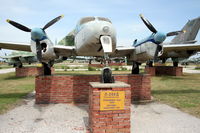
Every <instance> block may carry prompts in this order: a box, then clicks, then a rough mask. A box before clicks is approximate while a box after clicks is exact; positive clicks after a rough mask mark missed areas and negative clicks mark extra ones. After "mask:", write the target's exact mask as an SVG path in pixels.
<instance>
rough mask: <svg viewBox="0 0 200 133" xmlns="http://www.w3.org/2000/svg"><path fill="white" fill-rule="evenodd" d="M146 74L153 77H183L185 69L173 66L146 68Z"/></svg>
mask: <svg viewBox="0 0 200 133" xmlns="http://www.w3.org/2000/svg"><path fill="white" fill-rule="evenodd" d="M145 72H146V73H148V74H150V75H151V76H155V75H169V76H182V75H183V68H182V67H173V66H154V67H145ZM154 73H155V74H154Z"/></svg>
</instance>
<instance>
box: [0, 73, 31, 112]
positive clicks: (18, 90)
mask: <svg viewBox="0 0 200 133" xmlns="http://www.w3.org/2000/svg"><path fill="white" fill-rule="evenodd" d="M33 90H34V77H27V78H17V77H15V74H14V73H8V74H0V114H1V113H4V112H6V111H7V110H9V109H10V108H13V107H14V106H16V105H17V104H19V103H20V101H21V99H22V98H23V97H24V96H26V95H27V94H28V93H29V92H31V91H33Z"/></svg>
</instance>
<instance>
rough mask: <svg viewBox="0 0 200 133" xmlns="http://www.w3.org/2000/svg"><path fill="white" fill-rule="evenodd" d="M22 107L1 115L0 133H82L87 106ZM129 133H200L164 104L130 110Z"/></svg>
mask: <svg viewBox="0 0 200 133" xmlns="http://www.w3.org/2000/svg"><path fill="white" fill-rule="evenodd" d="M34 102H35V101H34V96H33V95H32V96H29V98H27V99H25V100H24V104H23V105H21V106H18V107H16V108H15V109H13V110H11V111H9V112H8V113H6V114H3V115H0V133H15V132H20V133H21V132H25V133H85V132H86V126H87V124H88V113H87V108H88V105H83V104H82V105H78V106H76V105H69V104H49V105H46V104H41V105H36V104H35V103H34ZM131 110H132V111H131V132H132V133H188V132H189V133H199V131H200V119H198V118H196V117H193V116H191V115H189V114H186V113H183V112H181V111H179V110H178V109H175V108H172V107H170V106H168V105H165V104H160V103H149V104H146V105H132V106H131Z"/></svg>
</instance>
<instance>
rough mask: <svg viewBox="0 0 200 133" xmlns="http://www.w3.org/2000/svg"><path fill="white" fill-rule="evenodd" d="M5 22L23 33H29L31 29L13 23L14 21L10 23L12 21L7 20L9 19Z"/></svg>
mask: <svg viewBox="0 0 200 133" xmlns="http://www.w3.org/2000/svg"><path fill="white" fill-rule="evenodd" d="M6 21H7V22H8V23H9V24H11V25H13V26H15V27H16V28H18V29H20V30H23V31H25V32H31V29H29V28H28V27H26V26H23V25H21V24H19V23H17V22H15V21H12V20H9V19H7V20H6Z"/></svg>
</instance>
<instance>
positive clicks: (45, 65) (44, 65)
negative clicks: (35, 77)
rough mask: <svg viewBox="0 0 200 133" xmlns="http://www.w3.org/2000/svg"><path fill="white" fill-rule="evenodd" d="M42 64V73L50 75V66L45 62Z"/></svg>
mask: <svg viewBox="0 0 200 133" xmlns="http://www.w3.org/2000/svg"><path fill="white" fill-rule="evenodd" d="M42 65H43V70H44V75H51V67H50V65H49V64H47V63H42Z"/></svg>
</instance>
